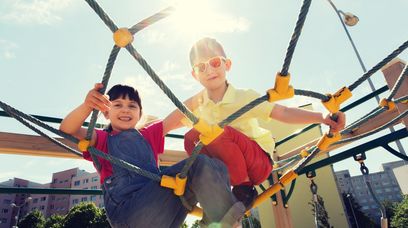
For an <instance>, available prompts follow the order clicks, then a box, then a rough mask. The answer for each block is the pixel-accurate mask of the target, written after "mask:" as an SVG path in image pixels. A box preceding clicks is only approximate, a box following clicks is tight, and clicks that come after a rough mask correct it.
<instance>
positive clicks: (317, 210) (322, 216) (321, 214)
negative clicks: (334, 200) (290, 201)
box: [309, 195, 331, 228]
mask: <svg viewBox="0 0 408 228" xmlns="http://www.w3.org/2000/svg"><path fill="white" fill-rule="evenodd" d="M316 197H317V202H315V201H314V199H313V198H312V201H311V202H309V205H311V206H312V212H313V216H315V218H316V214H317V220H316V222H317V224H316V227H319V228H330V227H331V226H330V223H329V214H328V213H327V210H326V207H325V206H324V200H323V198H322V197H321V196H320V195H316Z"/></svg>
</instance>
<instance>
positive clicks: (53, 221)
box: [44, 215, 64, 228]
mask: <svg viewBox="0 0 408 228" xmlns="http://www.w3.org/2000/svg"><path fill="white" fill-rule="evenodd" d="M63 220H64V216H61V215H51V216H50V217H49V218H47V220H46V221H45V225H44V227H45V228H62V222H63Z"/></svg>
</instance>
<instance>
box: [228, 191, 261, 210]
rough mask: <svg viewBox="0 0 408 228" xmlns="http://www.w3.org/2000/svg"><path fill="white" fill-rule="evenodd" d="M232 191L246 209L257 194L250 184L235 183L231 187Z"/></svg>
mask: <svg viewBox="0 0 408 228" xmlns="http://www.w3.org/2000/svg"><path fill="white" fill-rule="evenodd" d="M232 193H233V194H234V196H235V197H236V198H237V200H239V201H241V202H242V203H243V204H244V206H245V208H246V209H247V210H248V209H250V208H251V206H252V202H253V201H254V200H255V198H256V197H257V196H258V192H257V191H256V189H255V187H254V186H252V185H237V186H234V187H233V188H232Z"/></svg>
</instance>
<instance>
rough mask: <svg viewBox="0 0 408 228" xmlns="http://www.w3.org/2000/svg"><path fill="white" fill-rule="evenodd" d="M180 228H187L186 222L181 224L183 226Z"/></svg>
mask: <svg viewBox="0 0 408 228" xmlns="http://www.w3.org/2000/svg"><path fill="white" fill-rule="evenodd" d="M180 228H188V225H187V223H186V222H183V224H181V226H180Z"/></svg>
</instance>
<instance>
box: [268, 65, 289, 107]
mask: <svg viewBox="0 0 408 228" xmlns="http://www.w3.org/2000/svg"><path fill="white" fill-rule="evenodd" d="M289 81H290V74H288V75H287V76H282V75H281V74H280V73H279V72H278V73H277V74H276V78H275V87H274V88H273V89H269V90H268V91H267V93H268V95H269V97H268V101H269V102H274V101H278V100H283V99H287V98H291V97H293V96H295V90H294V89H293V87H292V86H290V85H289Z"/></svg>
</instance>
